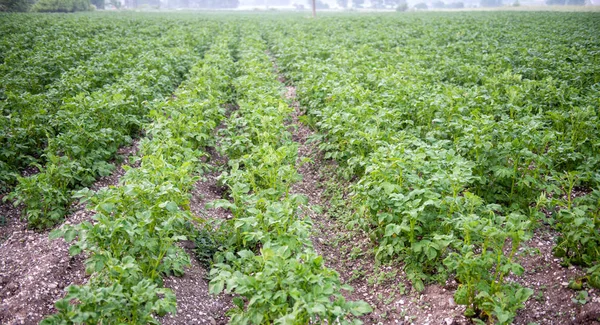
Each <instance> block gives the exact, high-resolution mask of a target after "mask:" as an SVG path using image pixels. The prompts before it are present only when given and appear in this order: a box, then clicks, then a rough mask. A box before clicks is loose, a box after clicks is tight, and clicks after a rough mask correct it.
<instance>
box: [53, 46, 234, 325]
mask: <svg viewBox="0 0 600 325" xmlns="http://www.w3.org/2000/svg"><path fill="white" fill-rule="evenodd" d="M231 63H232V60H231V57H230V55H229V49H228V48H227V45H226V43H225V42H224V41H223V40H222V39H221V41H217V42H216V43H215V44H214V45H213V46H212V48H211V50H210V51H209V52H208V53H207V54H206V56H205V58H204V60H203V61H200V63H199V64H198V65H196V66H195V67H194V68H193V69H192V72H191V77H190V78H189V79H188V80H187V81H186V82H185V83H184V84H183V85H181V86H180V87H179V89H178V90H177V91H176V93H175V97H174V98H173V99H171V100H167V101H164V102H161V103H156V104H155V105H153V108H154V109H153V111H152V112H151V116H152V117H153V119H154V122H153V123H152V124H149V125H147V128H146V129H147V133H148V134H149V136H150V137H149V138H148V139H146V140H144V141H142V143H141V145H140V146H141V148H140V156H141V158H140V166H139V167H138V168H127V172H126V174H125V175H124V176H123V178H122V179H121V182H120V185H119V186H116V187H109V188H105V189H102V190H100V191H98V192H97V193H94V192H92V191H90V190H82V191H79V192H78V193H77V195H76V197H78V198H82V199H84V201H89V203H90V205H91V207H92V209H93V210H94V211H95V212H96V214H95V216H94V217H93V218H94V222H93V223H92V222H83V223H81V224H79V225H76V226H69V225H65V226H63V227H61V228H59V229H58V230H56V231H54V232H53V233H52V236H53V237H58V236H62V237H64V238H65V240H67V241H72V240H73V239H76V240H75V243H74V244H73V245H72V246H71V247H70V250H69V251H70V253H71V254H73V255H75V254H79V253H80V252H85V253H86V255H87V256H88V258H87V260H86V262H85V265H86V272H87V273H88V274H91V280H90V281H89V282H88V283H86V284H84V285H80V286H70V287H68V288H67V295H66V296H65V298H63V299H61V300H59V301H58V302H57V304H56V308H57V309H58V314H56V315H53V316H51V317H49V318H47V319H46V320H44V321H43V322H42V323H43V324H73V323H77V324H80V323H81V324H99V323H119V324H158V321H157V320H156V318H155V317H156V316H157V315H158V316H163V315H164V314H166V313H168V312H171V313H174V312H175V311H176V308H175V296H174V295H173V293H172V292H171V290H169V289H164V288H161V285H162V277H163V276H166V275H176V276H181V275H182V274H183V272H184V267H185V266H188V265H189V264H190V260H189V257H188V255H187V254H186V253H185V251H184V250H183V249H182V248H181V247H180V246H178V245H177V243H178V242H179V241H181V240H185V239H186V238H188V237H189V236H191V235H193V232H192V231H191V228H190V226H189V225H190V223H191V222H192V221H193V220H194V219H195V217H194V216H192V214H191V212H190V211H189V194H188V193H189V191H190V189H191V188H192V186H193V184H194V183H195V182H196V181H197V177H194V176H193V175H194V174H196V173H198V172H199V170H200V167H201V165H202V163H201V161H200V160H199V159H198V157H201V156H203V155H205V152H204V151H203V150H204V148H205V147H206V146H209V145H212V144H213V142H212V141H213V138H212V134H213V130H214V129H215V128H216V126H217V125H218V123H219V121H220V120H221V119H222V118H223V117H224V114H223V113H224V111H223V109H222V108H221V105H222V104H224V103H225V102H226V101H227V100H228V99H229V96H230V94H229V85H230V78H229V75H228V72H229V70H228V69H229V66H230V65H231ZM221 68H223V69H221ZM209 85H210V87H209Z"/></svg>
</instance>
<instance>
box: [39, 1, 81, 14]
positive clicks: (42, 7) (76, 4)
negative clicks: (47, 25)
mask: <svg viewBox="0 0 600 325" xmlns="http://www.w3.org/2000/svg"><path fill="white" fill-rule="evenodd" d="M90 8H91V4H90V0H40V1H38V2H36V3H35V4H34V5H33V6H32V7H31V11H37V12H75V11H88V10H90Z"/></svg>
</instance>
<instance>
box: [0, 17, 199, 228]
mask: <svg viewBox="0 0 600 325" xmlns="http://www.w3.org/2000/svg"><path fill="white" fill-rule="evenodd" d="M184 30H185V29H183V28H173V29H171V30H170V31H169V32H167V34H166V35H165V37H162V38H159V39H158V40H154V41H153V42H150V43H147V44H145V42H146V41H147V38H146V36H145V35H146V34H147V33H148V34H151V33H152V31H151V30H148V31H140V33H139V34H138V36H137V37H138V39H137V40H135V41H134V42H132V43H131V44H128V45H121V46H120V48H119V49H118V50H116V51H115V52H113V53H109V54H108V55H100V56H99V57H94V59H93V60H92V62H90V65H89V66H88V67H86V68H82V67H78V68H77V69H74V70H69V71H68V72H67V73H65V74H63V77H62V78H61V79H59V80H58V81H57V82H56V85H55V84H54V83H53V84H52V85H55V87H56V88H54V89H52V90H50V91H48V92H47V93H44V94H40V95H31V97H32V98H34V99H35V100H32V101H26V102H24V103H22V104H23V105H24V109H23V110H22V111H19V112H16V111H15V115H16V116H15V117H17V118H16V119H14V120H13V121H10V122H11V123H12V122H14V124H12V125H11V126H12V129H9V130H8V132H7V133H6V134H5V135H6V138H4V139H3V140H6V141H7V142H8V144H9V146H8V148H7V151H8V152H7V153H6V155H9V154H10V155H11V157H13V158H14V159H13V160H9V162H10V163H12V162H14V164H15V165H17V166H19V165H20V166H22V165H23V164H24V163H26V162H29V159H27V157H28V155H26V154H27V153H29V152H28V151H27V149H29V148H30V149H31V152H30V155H31V156H35V155H40V152H39V151H41V153H42V154H43V155H42V157H43V159H44V160H45V162H46V164H45V166H41V165H37V167H38V169H39V170H40V173H39V174H37V175H35V176H34V177H33V178H32V179H28V178H26V177H25V178H18V180H17V181H18V184H17V186H16V187H15V189H14V191H13V193H12V194H11V196H10V197H11V198H12V199H14V200H15V204H17V203H23V204H24V205H25V209H24V210H23V214H24V216H25V217H26V218H27V219H28V220H29V226H31V227H34V228H40V229H42V228H46V227H48V226H52V225H53V224H55V223H57V222H58V221H59V220H60V218H61V217H62V216H64V215H65V213H66V211H67V210H68V207H69V204H70V199H69V198H70V193H71V191H72V190H76V189H79V188H81V187H82V186H89V185H91V184H92V183H93V181H94V180H95V179H96V178H98V177H101V176H107V175H108V174H109V173H110V172H111V171H112V169H113V165H112V164H111V163H109V161H110V160H112V159H114V158H115V156H116V154H117V151H118V149H119V148H120V147H121V146H123V145H126V144H129V143H131V140H132V136H136V135H138V134H139V132H140V127H141V124H142V123H143V121H144V119H145V118H146V114H147V113H148V105H145V103H146V102H147V101H149V100H154V99H160V98H162V97H163V96H166V95H168V94H169V93H170V92H171V90H172V89H173V87H174V86H175V84H176V83H177V82H178V81H180V80H181V79H182V78H183V75H184V73H185V72H186V70H187V69H188V67H189V66H190V64H191V61H192V60H193V59H194V57H195V51H196V47H198V46H199V44H198V42H204V41H205V40H204V38H203V34H199V35H198V36H196V37H194V38H190V40H189V41H187V42H181V43H180V44H179V46H172V43H173V42H177V40H178V39H180V38H181V37H182V35H183V34H184ZM136 45H139V47H137V48H136ZM167 46H168V48H167ZM144 50H145V51H146V52H142V51H144ZM96 59H97V60H96ZM106 60H110V61H112V60H116V62H115V63H114V64H113V63H112V62H111V63H110V64H109V67H107V66H106V65H107V61H106ZM110 61H109V62H110ZM9 95H10V96H12V93H9ZM26 95H29V94H26ZM63 96H64V97H63ZM15 98H16V99H15V102H19V101H21V98H22V97H21V98H18V97H15ZM26 98H27V97H26ZM8 99H9V100H11V99H12V97H9V98H8ZM42 110H43V111H45V112H46V113H50V114H47V115H41V114H39V113H38V112H40V111H42ZM9 118H10V119H11V120H12V119H13V116H11V115H9ZM11 131H16V132H17V133H16V135H17V136H18V137H14V133H13V134H11ZM32 132H35V133H34V134H33V136H31V135H32ZM24 138H26V139H27V140H25V141H22V140H21V139H24ZM14 140H16V141H14ZM23 149H26V150H23ZM40 149H41V150H40ZM13 150H14V151H18V152H20V153H19V155H17V154H12V153H11V152H12V151H13ZM20 160H21V161H20ZM34 162H35V160H34ZM30 163H31V162H30ZM13 168H15V169H17V170H18V169H19V167H16V166H15V167H13ZM12 173H14V172H12Z"/></svg>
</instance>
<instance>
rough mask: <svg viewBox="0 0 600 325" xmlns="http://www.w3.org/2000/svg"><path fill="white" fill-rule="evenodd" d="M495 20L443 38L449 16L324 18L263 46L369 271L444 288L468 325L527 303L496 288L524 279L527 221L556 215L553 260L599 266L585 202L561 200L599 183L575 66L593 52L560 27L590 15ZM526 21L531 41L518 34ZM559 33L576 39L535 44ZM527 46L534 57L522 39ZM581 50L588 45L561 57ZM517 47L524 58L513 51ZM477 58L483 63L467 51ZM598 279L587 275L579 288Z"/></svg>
mask: <svg viewBox="0 0 600 325" xmlns="http://www.w3.org/2000/svg"><path fill="white" fill-rule="evenodd" d="M509 15H510V17H511V19H516V20H517V21H513V25H511V26H513V27H514V28H512V27H511V28H503V29H502V34H503V35H504V36H503V37H504V39H503V42H501V43H496V42H495V40H497V39H498V34H497V33H498V32H499V30H500V29H498V28H497V27H493V26H492V25H494V24H495V23H500V22H501V21H503V20H502V19H504V18H506V17H507V16H509ZM545 15H546V14H545ZM500 16H503V15H498V14H489V15H488V14H483V15H481V16H478V17H476V16H474V15H473V16H471V15H469V18H468V19H467V18H466V19H465V20H463V21H462V22H461V24H459V25H460V26H456V27H453V24H455V23H456V20H451V19H456V18H457V17H453V18H450V16H446V14H443V15H442V14H440V15H436V17H435V19H432V20H431V21H427V22H426V23H423V24H422V23H421V22H420V21H419V19H422V18H423V17H421V16H418V17H417V16H415V17H414V18H411V17H407V18H406V19H407V25H405V26H403V27H402V28H398V27H397V26H395V25H394V22H392V21H391V19H390V21H389V22H387V21H386V20H385V19H383V18H382V17H378V18H377V19H373V20H371V19H368V18H359V17H355V18H354V19H346V20H342V19H336V18H331V19H330V20H328V21H323V20H321V21H319V22H317V23H314V24H313V26H311V28H310V32H307V31H306V27H305V26H304V25H303V24H302V23H297V24H296V25H291V26H290V27H288V28H285V29H284V30H283V31H278V30H276V29H272V30H271V31H270V32H269V33H268V36H267V38H268V40H269V41H270V42H271V43H273V49H274V52H275V53H276V55H277V57H278V59H279V62H278V65H279V67H280V68H281V69H283V71H284V72H285V74H286V76H287V77H288V78H289V79H291V80H292V81H293V82H295V83H296V85H297V93H298V95H299V98H300V101H301V103H302V105H303V106H304V107H306V114H307V115H309V118H304V119H305V120H308V121H314V124H315V126H316V129H317V130H318V131H319V135H318V136H317V137H316V139H317V140H319V142H320V144H319V147H320V149H321V150H322V151H324V152H325V158H328V159H334V160H335V161H336V162H337V164H338V165H339V168H338V172H339V174H340V175H341V176H342V177H345V178H347V179H352V180H354V182H355V185H354V186H352V194H351V198H352V204H353V210H354V211H355V213H354V215H353V217H352V218H351V219H350V220H349V224H348V227H350V228H353V227H356V226H360V227H361V228H362V229H363V230H364V231H367V232H368V233H369V234H370V238H371V239H372V240H373V242H374V243H375V244H376V245H377V247H376V249H375V253H376V256H377V257H378V258H379V259H400V260H402V261H403V262H404V265H405V271H406V273H407V276H408V277H409V278H410V279H411V281H412V283H413V286H414V287H415V288H416V289H417V290H421V289H423V288H424V285H425V284H426V283H427V282H428V281H443V280H445V279H446V278H447V277H448V276H451V275H454V276H455V277H456V278H457V279H458V280H459V282H460V283H461V289H460V291H459V292H457V294H458V296H460V297H457V299H458V298H461V299H459V300H460V301H461V303H463V304H465V305H467V306H468V308H469V316H472V317H479V318H481V319H483V320H489V321H497V322H500V323H509V322H510V321H511V319H512V318H513V317H514V315H515V313H516V310H517V309H519V308H522V306H523V303H524V301H525V300H526V299H527V298H528V297H529V296H530V295H531V292H530V290H528V289H525V288H521V287H519V286H517V285H515V284H513V283H507V282H505V281H504V278H505V277H506V276H507V275H508V274H511V273H512V274H516V275H518V274H520V273H521V272H522V268H521V266H520V265H519V264H517V263H516V262H515V259H514V254H515V252H516V250H517V249H518V247H519V245H520V243H521V242H522V241H524V240H527V238H528V237H529V235H528V233H529V231H530V227H531V224H530V222H534V223H535V222H538V218H540V215H543V214H542V213H541V212H540V211H539V209H540V208H546V209H548V210H553V209H554V208H555V207H556V206H557V205H558V206H559V207H560V208H559V209H556V211H557V214H556V215H555V217H556V218H553V220H554V221H556V226H557V228H558V229H559V230H560V231H562V232H563V235H562V236H561V238H560V239H559V244H558V246H557V248H556V249H555V251H561V252H563V256H564V257H565V258H566V259H568V260H569V261H572V262H575V261H578V260H582V261H585V262H586V264H585V265H586V266H588V267H592V266H593V265H596V263H597V262H598V261H599V259H598V256H597V254H596V253H595V251H594V250H593V249H592V247H597V245H598V243H597V242H596V239H595V238H597V234H598V233H597V229H598V226H597V225H595V224H594V223H595V222H596V221H595V220H596V219H595V218H594V215H595V214H596V212H597V211H596V209H595V208H592V207H594V206H598V204H597V203H596V202H595V199H594V198H595V194H589V195H584V196H582V197H581V198H579V199H575V200H571V199H567V200H566V201H567V202H560V200H559V197H563V196H564V197H567V198H569V197H571V194H570V193H571V192H572V188H573V186H574V185H578V186H581V187H584V188H590V187H594V186H595V185H594V184H597V181H596V180H595V179H594V176H593V175H594V174H595V173H596V170H597V169H598V168H599V166H600V165H599V163H600V161H599V158H600V157H599V156H598V150H597V143H598V142H599V139H598V137H597V134H598V131H597V130H598V123H597V121H598V115H597V112H596V111H595V110H594V109H592V106H593V105H592V104H591V103H593V102H595V101H596V100H597V92H596V90H595V89H596V86H595V85H596V84H597V82H598V81H599V80H600V79H598V76H599V74H598V69H596V68H592V66H594V62H595V61H594V60H596V58H597V56H595V55H592V57H586V58H583V57H580V56H579V55H578V54H577V53H588V51H595V50H597V49H598V44H600V43H598V42H597V41H598V38H597V37H596V36H595V35H592V34H591V33H590V32H589V31H588V29H587V28H584V27H583V25H581V24H580V25H578V26H577V27H576V26H574V25H572V24H570V23H568V21H569V19H581V23H583V22H586V23H592V20H593V19H594V18H593V17H592V16H593V15H591V14H590V15H572V16H569V17H568V18H567V15H565V16H562V14H547V15H546V16H545V18H542V17H541V16H540V15H537V14H522V16H520V17H519V18H517V16H516V15H512V14H507V16H503V17H502V18H501V17H500ZM551 18H552V20H549V19H551ZM433 20H435V22H434V21H433ZM491 21H494V23H492V24H491V25H490V24H488V23H489V22H491ZM532 21H535V26H530V28H533V30H531V31H532V34H530V35H531V36H526V35H524V34H523V33H521V30H522V29H519V28H517V27H516V26H519V25H520V24H524V25H528V26H529V24H530V23H531V22H532ZM550 21H552V23H550ZM557 21H560V23H559V24H560V26H562V27H563V28H566V29H569V28H573V33H574V34H578V33H582V34H585V35H587V36H585V37H582V38H577V40H575V39H572V38H569V37H567V36H565V34H563V33H562V32H558V31H557V32H555V33H551V34H548V33H547V28H550V29H552V28H555V27H556V25H555V24H556V23H557ZM595 25H596V26H597V24H595ZM331 26H338V27H339V30H343V33H342V32H339V33H337V32H335V31H334V30H336V29H332V27H331ZM387 28H389V30H394V31H398V32H399V33H403V35H407V36H406V38H405V39H398V38H397V37H395V36H392V35H393V34H394V33H383V32H382V33H379V34H377V40H376V41H374V39H373V35H374V34H373V32H372V31H373V30H380V29H387ZM465 30H469V31H470V32H469V33H465ZM325 31H327V32H325ZM369 31H370V32H369ZM473 33H476V34H477V35H478V36H477V37H476V38H475V37H472V36H473V35H475V34H473ZM540 34H543V35H545V37H547V40H548V41H549V43H547V45H544V46H540V45H539V43H538V42H537V40H536V38H535V36H533V35H540ZM571 35H573V34H571ZM421 37H425V38H426V39H427V42H422V41H421V40H422V38H421ZM587 37H591V38H592V39H594V41H592V42H586V45H585V46H582V47H580V48H578V49H576V50H573V49H572V48H571V50H569V46H572V45H573V44H575V43H578V42H580V41H584V39H586V38H587ZM456 42H460V44H457V43H456ZM490 42H492V43H493V44H494V45H492V43H490ZM326 44H341V45H339V46H336V47H331V46H327V45H326ZM449 44H454V45H451V46H449ZM525 44H528V45H527V46H534V47H536V48H537V49H536V50H533V51H532V50H529V51H520V50H519V48H521V47H522V46H525ZM532 44H537V45H532ZM567 44H570V45H567ZM474 47H475V48H479V49H481V50H482V51H483V52H481V53H477V54H475V53H474V52H471V51H469V50H467V49H468V48H471V49H472V48H474ZM557 47H560V48H561V50H560V51H559V50H558V49H557ZM542 53H546V54H542ZM549 53H552V54H549ZM594 53H596V52H594ZM573 57H578V58H581V59H580V60H579V59H578V60H577V61H576V60H573ZM473 62H478V63H477V64H473ZM481 62H486V64H487V66H486V67H485V68H483V67H482V66H481V65H480V64H481ZM566 62H570V63H569V64H566ZM573 64H574V65H573ZM432 66H434V67H435V68H431V67H432ZM575 66H580V68H581V69H583V70H585V71H589V73H581V72H580V70H578V69H579V68H576V67H575ZM588 69H590V70H588ZM575 80H579V81H575ZM558 94H560V95H558ZM594 143H596V145H594ZM564 173H566V174H565V175H578V176H577V181H576V184H571V186H570V187H569V186H567V185H568V184H569V182H568V181H567V180H566V179H563V178H561V177H558V176H557V175H563V174H564ZM571 183H573V182H571ZM569 188H571V190H569V191H568V192H569V193H566V192H565V191H566V190H565V189H569ZM548 201H550V202H552V203H550V204H547V202H548ZM575 201H576V202H575ZM565 206H566V207H568V209H564V208H562V207H565ZM576 210H578V211H576ZM584 216H585V217H584ZM553 220H551V221H553ZM472 227H474V228H475V229H471V228H472ZM483 234H486V235H487V237H486V236H483ZM509 239H510V240H509ZM505 241H507V242H510V243H511V246H510V247H505ZM470 270H474V271H472V272H471V271H470ZM592 270H593V271H592ZM596 273H597V269H596V268H593V269H590V273H589V275H588V278H589V279H596V277H595V275H596Z"/></svg>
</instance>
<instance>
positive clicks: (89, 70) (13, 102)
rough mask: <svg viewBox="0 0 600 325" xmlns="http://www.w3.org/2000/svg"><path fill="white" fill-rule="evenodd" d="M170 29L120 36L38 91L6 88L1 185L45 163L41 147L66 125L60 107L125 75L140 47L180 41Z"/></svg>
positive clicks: (133, 65)
mask: <svg viewBox="0 0 600 325" xmlns="http://www.w3.org/2000/svg"><path fill="white" fill-rule="evenodd" d="M150 30H154V29H153V28H152V29H150ZM174 30H176V32H171V33H167V34H166V35H164V36H163V37H160V38H155V39H153V38H154V36H150V35H144V34H145V33H138V34H136V35H133V34H131V33H129V35H127V36H125V35H123V36H120V37H118V38H116V40H115V41H114V42H113V43H114V44H113V46H107V44H104V45H103V47H105V48H104V50H103V51H99V53H98V54H97V55H93V56H92V57H90V58H88V60H87V61H86V63H85V64H83V65H78V66H76V67H73V68H71V69H69V70H68V71H66V72H65V73H63V74H62V76H61V77H60V78H59V79H57V80H55V81H54V82H53V83H51V84H49V85H47V90H46V91H44V92H42V93H39V94H34V93H30V92H26V91H25V92H23V91H21V92H12V91H11V92H9V93H8V97H7V98H6V99H5V100H4V101H3V103H2V104H3V105H4V110H5V112H4V114H5V115H4V116H5V118H3V119H2V120H1V121H0V123H1V124H2V127H3V131H2V133H1V134H0V143H2V145H3V148H2V149H1V150H0V156H2V161H3V163H2V165H1V166H0V180H1V181H2V182H3V183H4V186H2V185H1V184H0V187H5V188H7V189H8V188H10V185H14V184H15V182H16V180H17V177H18V175H19V173H20V172H21V171H22V170H23V169H25V168H26V167H27V166H32V165H34V166H35V165H38V166H39V165H42V166H43V165H44V164H45V160H46V156H45V155H44V151H45V150H51V149H49V148H47V144H48V142H49V139H52V138H54V137H55V136H56V135H58V134H61V133H63V132H64V131H65V128H66V127H67V125H66V124H63V121H64V118H65V117H64V112H65V111H69V110H70V107H69V103H71V102H78V101H81V99H82V97H85V96H88V95H89V94H90V93H92V92H94V91H97V90H98V88H101V87H104V89H106V88H108V87H109V85H111V84H112V83H114V82H119V81H120V78H122V77H123V75H127V74H128V73H131V72H132V71H135V69H137V67H136V65H137V64H138V62H139V61H140V60H142V56H143V55H142V54H143V53H144V52H148V51H151V50H153V49H154V48H164V47H169V46H174V45H175V44H177V43H178V42H181V39H182V38H183V35H184V33H182V31H181V30H180V29H174ZM147 32H149V31H148V30H146V33H147ZM200 43H204V41H200ZM196 44H197V43H196Z"/></svg>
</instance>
